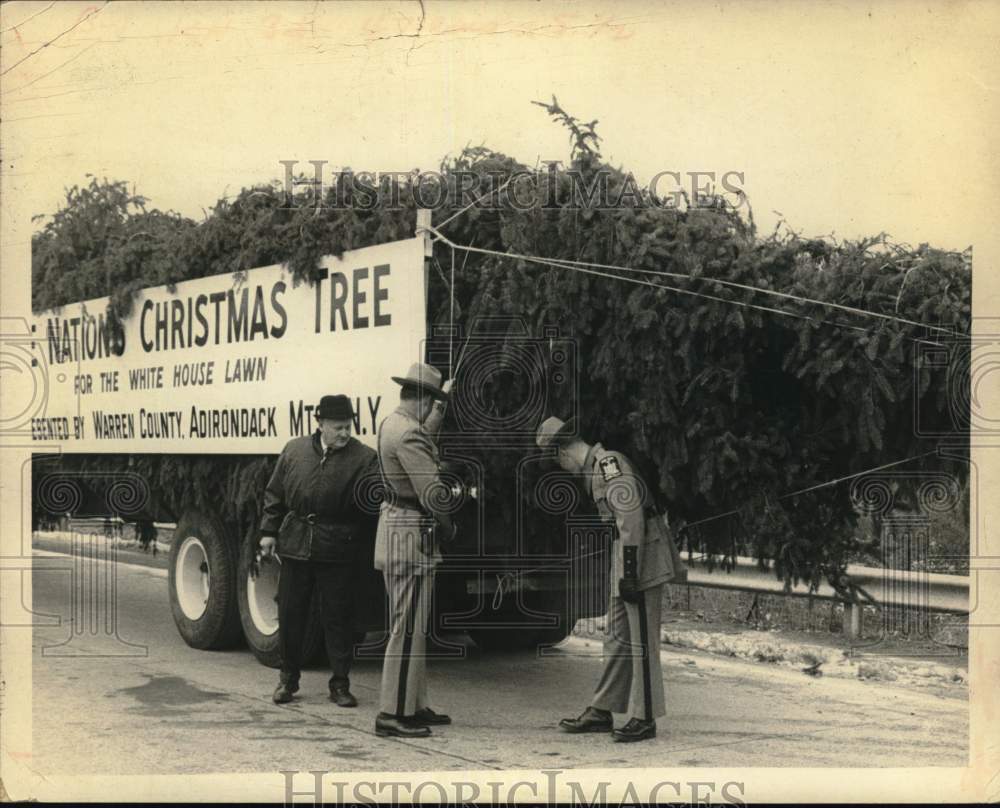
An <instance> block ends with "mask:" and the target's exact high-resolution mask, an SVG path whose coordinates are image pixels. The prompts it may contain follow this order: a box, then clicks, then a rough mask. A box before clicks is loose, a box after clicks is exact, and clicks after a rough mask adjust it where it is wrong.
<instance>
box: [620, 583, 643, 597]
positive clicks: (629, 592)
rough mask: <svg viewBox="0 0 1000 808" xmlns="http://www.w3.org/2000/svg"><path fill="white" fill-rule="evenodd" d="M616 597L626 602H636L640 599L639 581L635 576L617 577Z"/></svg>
mask: <svg viewBox="0 0 1000 808" xmlns="http://www.w3.org/2000/svg"><path fill="white" fill-rule="evenodd" d="M618 597H620V598H621V599H622V600H624V601H625V602H626V603H638V602H639V601H640V600H642V591H641V590H640V589H639V582H638V581H637V580H636V579H635V578H619V579H618Z"/></svg>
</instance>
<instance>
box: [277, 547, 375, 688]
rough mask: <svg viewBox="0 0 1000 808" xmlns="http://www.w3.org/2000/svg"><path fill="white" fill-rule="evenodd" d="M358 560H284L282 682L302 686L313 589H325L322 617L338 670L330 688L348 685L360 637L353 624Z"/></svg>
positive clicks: (280, 588) (280, 617)
mask: <svg viewBox="0 0 1000 808" xmlns="http://www.w3.org/2000/svg"><path fill="white" fill-rule="evenodd" d="M356 579H357V570H356V568H355V565H353V564H329V563H324V562H320V561H297V560H296V559H294V558H282V559H281V578H280V580H279V582H278V625H279V626H280V633H279V635H278V642H279V645H278V650H279V653H280V654H281V681H282V682H286V683H288V684H292V685H297V684H298V682H299V674H300V672H301V670H302V663H303V659H302V649H303V646H304V645H305V637H306V628H307V626H308V625H309V619H310V616H311V609H310V606H311V602H312V594H313V589H314V588H317V589H318V590H319V598H320V622H321V623H322V626H323V636H324V639H325V641H326V653H327V656H329V658H330V665H331V667H332V668H333V675H332V676H331V677H330V687H331V688H333V686H334V685H340V684H343V685H347V684H348V683H349V679H348V676H349V674H350V672H351V657H352V656H353V649H354V636H353V632H352V629H351V622H352V616H353V606H354V582H355V580H356Z"/></svg>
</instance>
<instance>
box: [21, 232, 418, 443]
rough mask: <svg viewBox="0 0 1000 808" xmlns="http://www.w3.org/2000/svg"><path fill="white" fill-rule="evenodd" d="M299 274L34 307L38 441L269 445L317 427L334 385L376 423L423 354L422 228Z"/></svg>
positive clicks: (366, 432)
mask: <svg viewBox="0 0 1000 808" xmlns="http://www.w3.org/2000/svg"><path fill="white" fill-rule="evenodd" d="M322 266H323V269H322V271H321V273H320V275H321V278H320V280H319V281H318V282H317V283H315V284H314V285H312V286H310V285H308V284H306V283H301V284H299V285H298V286H297V287H296V286H293V284H292V280H291V277H290V274H289V273H288V272H287V271H285V270H284V269H283V268H282V267H280V266H271V267H261V268H259V269H253V270H250V271H249V272H248V273H247V277H246V280H245V281H244V282H243V283H240V284H236V283H235V282H234V280H233V276H232V275H214V276H212V277H208V278H198V279H196V280H190V281H185V282H183V283H179V284H177V286H176V289H175V291H174V292H170V291H168V290H167V288H166V287H163V286H161V287H157V288H152V289H146V290H144V291H143V292H142V293H141V294H140V295H139V296H138V297H137V298H136V299H135V301H134V303H133V308H132V313H131V314H130V315H129V317H128V318H127V319H126V320H125V321H124V335H123V339H122V338H118V339H116V337H115V335H114V333H113V331H112V329H111V328H109V326H108V322H107V317H106V314H105V309H106V306H107V298H102V299H98V300H88V301H85V302H83V303H74V304H71V305H67V306H64V307H62V308H61V309H59V310H58V311H53V312H45V313H43V314H41V315H39V316H37V317H35V319H34V325H33V339H34V340H35V350H34V354H35V356H36V357H39V358H38V359H36V361H37V362H38V364H39V365H40V366H41V368H40V369H41V370H42V371H43V374H42V375H43V376H44V378H45V380H46V383H47V395H46V405H45V406H44V408H43V409H44V411H43V412H41V413H40V414H39V415H38V417H35V418H33V419H32V421H31V440H32V443H33V444H35V445H37V446H38V447H39V449H40V450H41V449H44V448H55V447H56V446H58V450H59V451H68V452H103V453H150V452H160V453H168V452H169V453H184V454H258V453H260V454H268V453H277V452H280V451H281V449H282V447H283V446H284V445H285V443H286V442H287V441H288V440H289V439H290V438H292V437H295V436H298V435H304V434H309V433H310V432H312V431H313V430H314V429H315V428H316V424H315V421H314V420H313V418H312V411H313V409H314V408H315V406H316V404H317V403H318V402H319V399H320V397H321V396H323V395H327V394H339V393H342V394H344V395H347V396H349V397H350V398H351V400H352V401H353V403H354V408H355V431H356V433H357V436H358V438H359V439H360V440H362V441H364V442H365V443H367V444H368V445H369V446H373V447H374V446H375V430H376V428H377V426H378V424H379V422H380V421H381V420H382V419H383V418H384V417H385V416H386V415H388V414H389V413H390V412H391V411H392V410H393V409H394V408H395V407H396V405H397V403H398V401H399V387H398V385H396V384H395V383H394V382H393V381H392V380H391V378H390V377H391V376H402V375H404V374H405V373H406V370H407V368H408V367H409V365H410V364H411V363H412V362H417V361H420V360H421V359H422V351H423V341H424V338H425V311H424V298H425V281H424V247H423V238H422V237H421V238H413V239H408V240H406V241H397V242H392V243H390V244H382V245H379V246H377V247H367V248H365V249H361V250H354V251H352V252H347V253H344V255H343V258H341V259H339V260H338V259H337V258H328V259H324V261H323V263H322Z"/></svg>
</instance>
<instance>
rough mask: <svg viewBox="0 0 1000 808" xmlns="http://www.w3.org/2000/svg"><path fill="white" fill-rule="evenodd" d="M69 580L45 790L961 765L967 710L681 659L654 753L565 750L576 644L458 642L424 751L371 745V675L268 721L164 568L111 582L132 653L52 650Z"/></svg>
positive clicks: (54, 579)
mask: <svg viewBox="0 0 1000 808" xmlns="http://www.w3.org/2000/svg"><path fill="white" fill-rule="evenodd" d="M70 565H71V560H70V559H69V558H68V557H66V556H58V555H56V554H52V553H40V554H38V555H36V569H35V572H34V574H33V582H34V601H33V608H34V610H35V611H36V612H42V613H48V614H58V615H60V616H61V618H62V624H61V625H60V626H58V627H55V626H52V627H44V628H36V630H35V633H34V660H33V665H34V667H33V677H34V679H33V685H34V699H33V715H34V737H33V742H34V749H33V751H34V754H33V765H32V768H33V769H35V771H37V772H39V773H41V774H46V773H50V772H51V773H53V774H90V773H94V772H103V773H106V774H173V773H202V772H254V771H257V772H269V771H276V770H279V769H297V770H307V769H321V770H341V771H358V770H365V771H380V770H394V771H400V770H409V771H426V770H436V769H437V770H440V769H453V770H469V769H474V770H484V769H538V768H542V767H546V768H549V767H557V768H563V769H568V768H574V767H587V768H592V767H639V766H642V767H660V766H769V767H774V766H794V767H801V766H959V765H966V756H967V752H966V750H967V747H968V740H967V738H968V705H967V702H966V701H965V700H964V699H958V698H942V697H940V696H934V695H931V694H924V693H919V692H912V691H906V690H904V689H901V688H897V687H893V686H889V685H884V684H878V683H871V682H860V681H859V682H853V681H843V680H833V679H813V678H811V677H808V676H805V675H804V674H801V673H798V672H796V671H788V670H779V669H775V668H771V667H768V666H766V665H759V664H752V663H744V662H739V661H735V660H727V659H721V658H716V657H712V656H709V655H701V654H695V653H680V652H678V651H676V650H668V651H666V652H665V653H664V679H665V682H666V688H667V711H668V713H667V716H666V718H664V719H661V720H660V724H659V728H660V734H659V736H658V737H657V738H656V739H655V741H652V742H645V743H641V744H630V745H622V744H614V743H612V742H611V741H610V740H609V739H607V738H606V737H604V736H598V735H587V736H571V735H565V734H562V733H560V732H558V731H557V730H555V729H554V725H555V724H556V722H557V721H558V719H559V718H560V717H562V716H567V715H575V714H576V713H578V712H579V711H580V709H581V708H582V707H583V706H585V705H586V702H587V697H588V695H589V694H590V692H591V691H592V689H593V686H594V684H595V683H596V681H597V677H598V673H599V670H600V658H599V656H597V653H598V652H599V647H598V646H597V645H596V644H594V643H588V642H587V641H584V640H580V639H573V640H571V641H570V642H568V643H566V644H565V646H564V647H562V648H560V649H559V650H558V651H557V653H555V654H554V655H552V656H547V657H544V658H539V657H538V656H537V655H536V654H534V653H511V654H502V655H484V654H480V653H479V652H478V651H477V650H476V649H475V648H474V647H471V646H469V645H468V644H467V643H463V641H462V638H460V637H457V638H455V641H456V642H457V643H458V644H459V645H460V646H461V647H463V648H464V650H465V652H466V653H465V658H464V659H436V660H433V661H432V662H431V663H430V670H431V677H430V692H431V697H432V701H433V706H434V707H435V708H436V709H438V710H441V711H447V712H449V713H450V714H451V715H452V716H453V717H454V719H455V723H454V725H452V726H451V727H444V728H439V729H436V730H435V733H434V735H433V737H431V738H428V739H425V740H421V741H401V740H398V739H382V738H377V737H376V736H375V735H374V732H373V724H374V718H375V712H376V709H377V708H376V705H375V702H376V697H377V691H378V683H379V673H380V663H379V660H377V659H368V660H363V661H360V662H358V663H357V664H356V666H355V670H354V672H353V674H352V685H353V689H354V691H355V693H356V694H357V696H358V698H359V699H360V700H361V705H360V707H358V708H357V709H354V710H344V709H341V708H338V707H336V706H334V705H333V704H331V703H330V702H329V701H327V700H326V698H325V694H326V674H325V673H324V672H323V671H322V670H311V671H307V672H306V673H305V674H304V675H303V682H302V691H301V692H300V698H298V699H297V700H296V701H295V702H294V704H292V705H289V706H284V707H278V706H276V705H274V704H272V703H271V700H270V693H271V690H272V688H273V687H274V684H275V681H276V673H275V672H274V671H272V670H269V669H267V668H264V667H261V666H260V665H258V664H257V662H256V661H255V660H254V659H253V657H252V656H251V655H250V653H249V652H248V651H246V650H239V651H230V652H205V651H195V650H193V649H191V648H188V647H187V646H186V645H185V644H184V642H183V641H182V640H181V638H180V636H179V635H178V633H177V631H176V629H175V628H174V625H173V621H172V618H171V616H170V608H169V603H168V599H167V579H166V573H165V572H164V571H163V570H160V569H155V568H149V567H140V566H133V565H126V564H119V565H118V574H117V576H116V579H115V580H116V586H117V593H118V609H117V615H118V636H119V637H120V638H121V639H123V640H125V641H127V642H128V643H133V644H135V645H134V646H126V645H124V644H122V643H120V642H118V641H117V640H114V639H112V638H109V637H108V636H106V635H105V634H104V630H103V626H99V627H98V629H97V634H96V635H95V634H91V633H90V632H89V629H88V630H87V631H84V632H83V633H82V635H79V636H74V638H73V639H72V641H71V642H69V643H68V644H64V645H61V646H60V643H65V642H66V640H67V639H69V638H70V637H71V636H72V634H71V629H72V626H71V624H70V623H69V620H70V617H71V602H70V586H69V580H70V576H69V574H68V573H67V572H66V571H65V570H66V569H67V567H69V566H70ZM53 567H55V568H61V570H62V571H59V570H58V569H52V568H53ZM46 568H49V569H46ZM97 569H99V570H101V571H103V572H105V573H108V572H110V571H111V570H112V569H113V568H112V567H111V566H110V565H98V567H97ZM79 614H80V615H81V619H90V618H93V617H94V616H100V617H101V619H102V621H103V619H104V618H105V617H108V616H109V615H108V614H106V613H98V612H97V611H95V610H94V609H91V610H90V611H89V612H88V611H87V610H86V609H85V610H84V611H83V612H80V613H79ZM46 646H48V648H47V650H45V651H44V653H43V652H42V651H43V648H45V647H46ZM55 646H59V647H55ZM123 652H125V653H131V654H133V655H122V653H123Z"/></svg>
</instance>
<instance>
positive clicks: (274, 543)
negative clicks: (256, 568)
mask: <svg viewBox="0 0 1000 808" xmlns="http://www.w3.org/2000/svg"><path fill="white" fill-rule="evenodd" d="M277 549H278V540H277V539H276V538H275V537H274V536H261V537H260V554H261V555H262V556H265V557H266V556H273V555H274V554H275V552H276V551H277Z"/></svg>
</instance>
